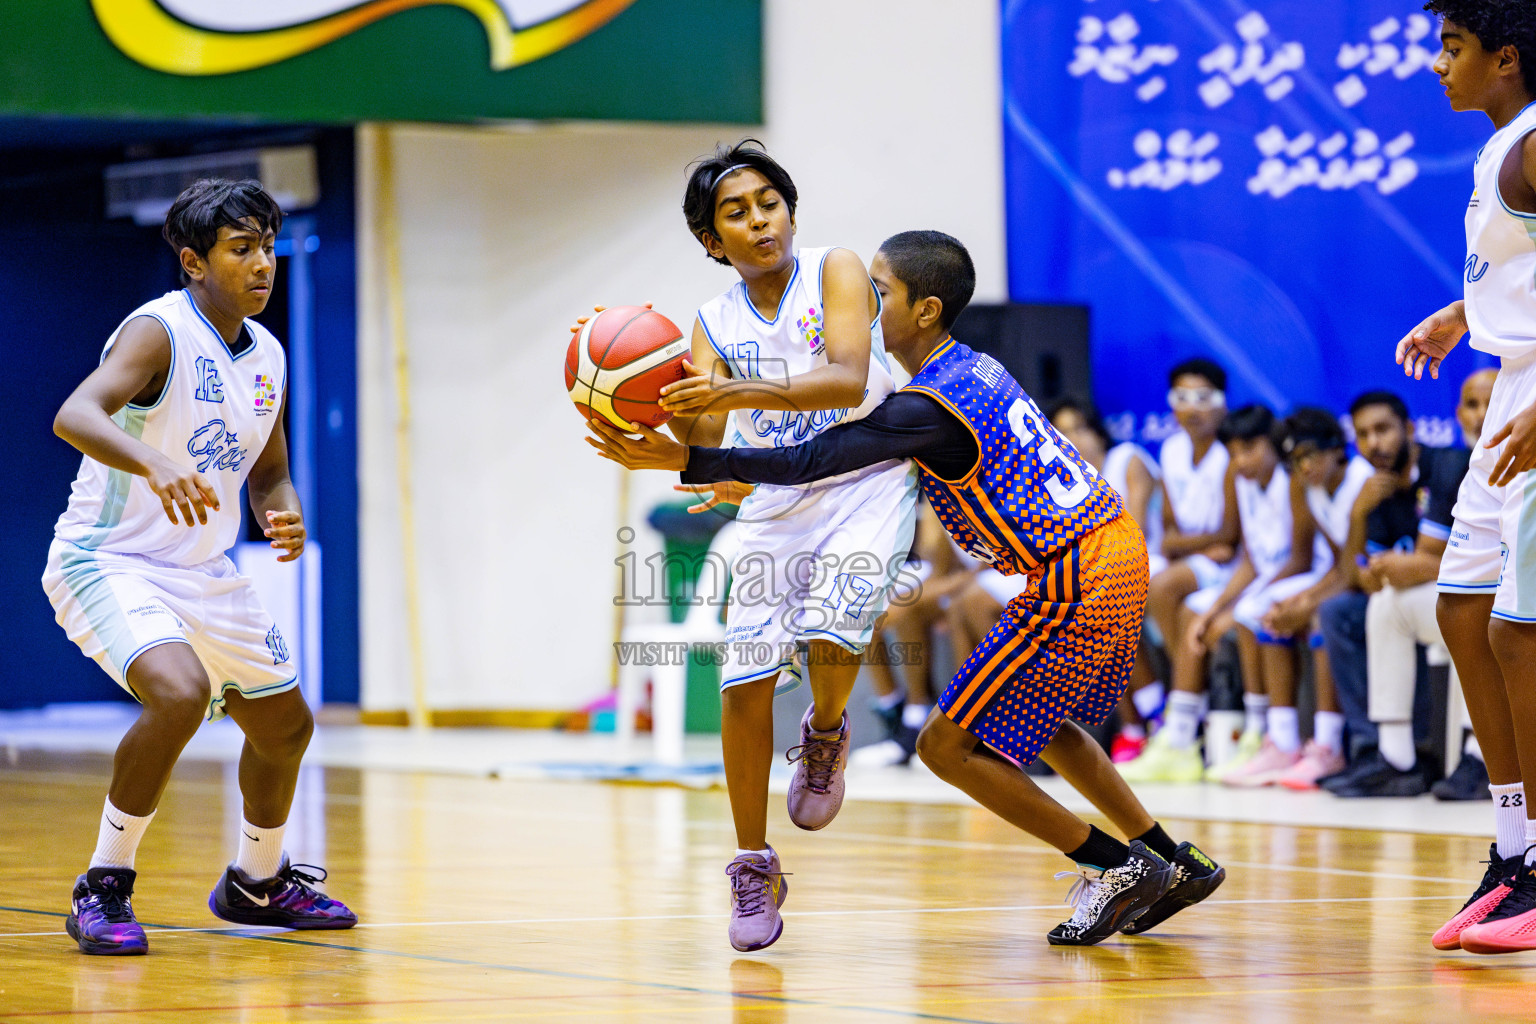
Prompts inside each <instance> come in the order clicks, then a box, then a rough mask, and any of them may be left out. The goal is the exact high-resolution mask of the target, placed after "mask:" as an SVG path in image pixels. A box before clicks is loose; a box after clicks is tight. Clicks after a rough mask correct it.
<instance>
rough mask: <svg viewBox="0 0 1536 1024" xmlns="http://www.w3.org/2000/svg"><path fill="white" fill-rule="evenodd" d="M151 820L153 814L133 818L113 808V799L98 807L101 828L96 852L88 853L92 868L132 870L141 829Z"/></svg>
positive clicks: (142, 832)
mask: <svg viewBox="0 0 1536 1024" xmlns="http://www.w3.org/2000/svg"><path fill="white" fill-rule="evenodd" d="M154 820H155V812H154V811H150V812H149V813H148V814H146V815H144V817H142V818H135V817H134V816H133V815H131V814H128V813H127V812H125V811H120V810H118V809H117V808H116V807H113V806H112V798H111V797H108V798H107V799H106V801H105V803H104V804H103V805H102V808H101V825H100V830H99V831H98V832H97V833H96V852H95V853H93V854H91V867H93V868H130V869H131V868H132V867H133V856H134V854H136V853H138V851H139V841H140V840H141V839H143V838H144V830H145V829H147V828H149V823H150V822H152V821H154Z"/></svg>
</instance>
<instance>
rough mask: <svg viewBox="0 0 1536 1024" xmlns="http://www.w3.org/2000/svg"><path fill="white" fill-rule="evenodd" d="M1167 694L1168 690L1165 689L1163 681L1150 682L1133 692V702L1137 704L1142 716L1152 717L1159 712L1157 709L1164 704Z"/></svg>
mask: <svg viewBox="0 0 1536 1024" xmlns="http://www.w3.org/2000/svg"><path fill="white" fill-rule="evenodd" d="M1166 695H1167V691H1166V690H1164V689H1163V684H1162V683H1161V682H1155V683H1148V684H1147V685H1146V686H1143V687H1142V688H1141V689H1139V690H1137V691H1136V692H1134V693H1132V694H1131V703H1132V704H1134V705H1136V710H1137V712H1138V713H1140V715H1141V717H1142V718H1151V717H1152V716H1153V715H1155V714H1157V709H1158V708H1160V707H1162V706H1163V698H1164V697H1165V696H1166Z"/></svg>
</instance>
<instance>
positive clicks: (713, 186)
mask: <svg viewBox="0 0 1536 1024" xmlns="http://www.w3.org/2000/svg"><path fill="white" fill-rule="evenodd" d="M750 167H752V165H751V164H731V166H729V167H727V168H726V169H725V170H723V171H721V172H720V173H719V174H717V175H715V180H714V181H713V182H711V183H710V186H709V196H710V198H711V199H713V198H714V196H715V191H716V190H717V189H719V188H720V183H721V182H722V181H724V180H725V179H726V178H728V177H730V176H731V175H733V174H735V173H736V172H737V171H740V170H745V169H747V168H750Z"/></svg>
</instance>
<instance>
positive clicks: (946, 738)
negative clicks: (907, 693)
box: [917, 715, 966, 778]
mask: <svg viewBox="0 0 1536 1024" xmlns="http://www.w3.org/2000/svg"><path fill="white" fill-rule="evenodd" d="M956 734H958V736H957V735H956ZM965 735H966V734H965V733H964V732H962V731H961V730H960V729H959V727H958V726H956V725H955V724H954V723H953V722H951V721H950V720H949V719H948V718H945V717H944V716H943V715H931V716H930V717H929V719H928V721H927V722H926V723H925V724H924V725H923V728H922V731H921V732H919V733H918V734H917V756H918V757H919V758H921V759H922V762H923V764H925V765H927V766H928V768H929V769H930V770H931V771H932V772H933V773H934V774H935V775H937V776H939V777H940V778H943V777H944V775H945V774H946V773H947V772H949V771H950V770H952V769H953V768H954V767H955V765H957V764H959V762H960V761H962V760H964V758H965V754H966V751H965V749H964V746H963V744H961V743H960V742H959V739H960V738H961V737H964V736H965Z"/></svg>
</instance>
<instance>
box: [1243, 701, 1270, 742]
mask: <svg viewBox="0 0 1536 1024" xmlns="http://www.w3.org/2000/svg"><path fill="white" fill-rule="evenodd" d="M1268 710H1269V698H1268V697H1267V696H1265V695H1264V694H1262V693H1245V694H1243V732H1256V733H1259V734H1260V735H1262V734H1263V732H1264V718H1265V712H1267V711H1268Z"/></svg>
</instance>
